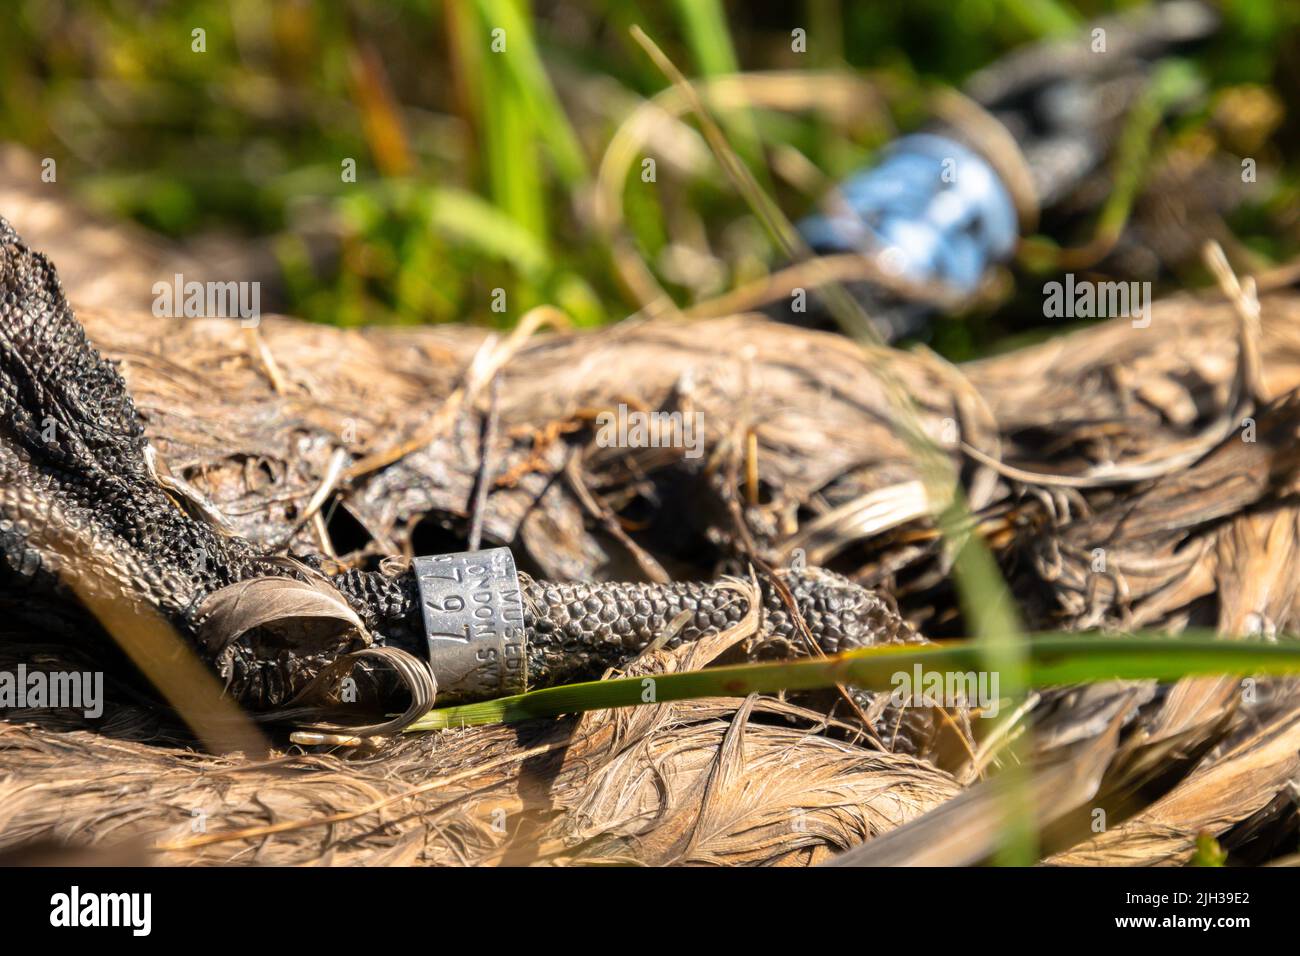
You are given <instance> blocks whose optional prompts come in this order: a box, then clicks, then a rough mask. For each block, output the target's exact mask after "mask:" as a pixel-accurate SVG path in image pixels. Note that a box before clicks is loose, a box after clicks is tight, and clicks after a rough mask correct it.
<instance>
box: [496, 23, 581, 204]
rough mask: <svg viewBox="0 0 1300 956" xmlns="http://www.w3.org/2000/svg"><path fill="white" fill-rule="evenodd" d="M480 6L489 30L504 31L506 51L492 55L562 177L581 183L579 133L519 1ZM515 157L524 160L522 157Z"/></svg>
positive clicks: (572, 184) (567, 181)
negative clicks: (571, 121)
mask: <svg viewBox="0 0 1300 956" xmlns="http://www.w3.org/2000/svg"><path fill="white" fill-rule="evenodd" d="M477 5H478V9H479V13H480V16H481V17H482V21H483V25H484V27H485V28H486V30H487V31H488V32H489V33H490V32H491V31H492V30H494V29H497V28H498V27H499V28H501V29H503V30H505V40H506V49H505V52H504V53H500V54H489V56H496V57H499V58H500V59H501V61H502V62H503V64H504V67H505V70H506V72H507V73H508V74H509V76H510V78H511V80H512V83H513V86H514V89H515V92H516V93H517V94H518V96H519V97H520V98H521V100H522V101H523V102H524V103H525V104H527V107H528V111H529V113H530V115H531V118H532V121H533V124H534V125H535V128H536V129H537V130H538V131H539V132H540V133H541V135H542V138H543V139H544V140H545V141H546V144H547V147H548V148H549V150H550V153H551V157H552V158H553V159H554V160H555V168H556V170H557V171H558V172H559V174H560V177H561V178H562V179H563V180H564V181H565V183H567V184H568V185H570V186H577V185H580V184H581V183H582V182H583V181H584V180H585V179H586V178H587V161H586V158H585V157H584V156H583V153H582V146H581V145H580V144H579V142H578V134H577V133H575V132H574V130H573V125H572V124H571V123H570V122H569V118H568V116H567V115H565V112H564V109H563V108H562V107H561V106H560V100H559V98H558V97H557V96H556V95H555V88H554V87H552V86H551V80H550V77H549V76H547V74H546V68H545V67H544V66H543V65H542V58H541V55H540V54H539V53H538V51H537V43H536V41H535V39H534V37H533V31H532V28H531V26H530V25H529V23H528V21H527V20H526V19H525V17H524V15H523V12H522V10H521V8H520V4H519V3H518V0H478V4H477ZM512 160H513V161H514V162H516V163H518V162H520V161H521V160H520V158H519V157H512Z"/></svg>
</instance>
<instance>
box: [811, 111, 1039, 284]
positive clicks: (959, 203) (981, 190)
mask: <svg viewBox="0 0 1300 956" xmlns="http://www.w3.org/2000/svg"><path fill="white" fill-rule="evenodd" d="M833 202H834V203H835V209H834V210H833V211H831V212H827V213H821V214H818V215H814V216H809V217H808V218H807V219H805V220H803V222H801V223H800V224H799V231H800V232H801V233H802V234H803V237H804V240H805V241H806V242H807V243H808V244H809V245H810V246H811V247H812V248H813V250H814V251H816V252H818V253H822V254H825V253H859V254H861V255H866V256H871V257H872V258H874V259H876V260H877V261H879V262H880V263H881V264H882V266H883V267H885V268H888V269H890V270H891V271H893V272H895V273H897V274H899V275H900V276H901V277H903V278H906V279H908V280H909V281H912V282H916V283H922V284H924V283H928V282H940V283H943V284H944V285H946V286H947V287H949V288H950V289H951V290H953V291H956V292H959V293H966V294H969V293H972V292H974V291H975V289H976V288H977V287H978V286H979V283H980V279H981V278H982V277H983V275H984V272H985V271H986V270H987V269H988V267H989V266H990V265H991V264H993V263H995V262H1000V261H1002V260H1004V259H1006V258H1008V257H1009V256H1010V255H1011V252H1012V250H1013V249H1014V248H1015V245H1016V234H1017V219H1016V208H1015V204H1014V202H1013V201H1012V199H1011V194H1010V192H1008V190H1007V188H1006V186H1004V185H1003V184H1002V181H1001V180H1000V179H999V178H998V176H997V174H996V173H995V172H994V171H993V168H992V167H991V166H990V165H989V164H988V162H987V161H986V160H985V159H984V158H983V157H982V156H980V155H979V154H978V153H976V152H975V151H974V150H972V149H969V148H968V147H966V146H963V145H962V144H961V143H958V142H956V141H955V140H952V139H949V138H947V137H945V136H937V135H935V134H932V133H918V134H916V135H913V136H907V137H904V138H903V139H900V140H898V141H897V142H895V143H893V144H891V145H890V146H889V147H888V148H887V149H886V150H885V153H884V156H883V158H882V159H881V161H880V162H879V163H878V164H877V165H875V166H873V167H872V168H870V169H867V170H864V171H863V172H860V173H857V174H855V175H854V176H852V177H850V178H849V179H848V180H847V181H846V182H845V183H844V185H843V186H842V187H841V188H840V190H839V192H838V195H837V196H836V197H835V198H834V200H833Z"/></svg>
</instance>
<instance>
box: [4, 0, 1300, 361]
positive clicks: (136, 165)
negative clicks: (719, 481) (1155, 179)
mask: <svg viewBox="0 0 1300 956" xmlns="http://www.w3.org/2000/svg"><path fill="white" fill-rule="evenodd" d="M1130 6H1134V4H1132V3H1122V2H1092V0H907V2H903V3H894V2H889V3H875V2H867V3H852V2H842V0H790V2H785V3H770V4H767V3H742V2H734V3H723V2H721V0H673V2H650V0H441V2H439V0H342V2H313V0H277V2H274V3H268V2H265V0H228V2H227V0H178V2H161V0H159V2H148V0H134V2H127V0H89V2H79V3H73V2H58V0H7V3H6V9H5V11H4V15H3V16H4V29H3V30H2V31H0V140H8V141H13V142H17V143H20V144H22V145H24V146H25V147H27V148H29V149H30V150H32V151H33V152H34V153H35V154H36V155H37V156H41V157H45V156H49V157H53V158H55V159H56V160H57V162H58V170H59V184H60V186H61V188H64V189H67V190H70V191H71V192H72V193H73V194H74V195H76V196H77V197H78V198H80V199H82V200H84V201H86V202H88V203H90V204H91V205H92V206H93V207H94V208H95V209H96V210H97V211H99V212H101V213H104V214H107V215H112V216H121V217H126V218H129V219H132V220H136V221H138V222H139V223H141V224H143V225H145V226H147V227H149V228H151V229H153V230H156V231H158V232H160V233H162V234H164V235H167V236H171V237H177V238H181V239H190V238H193V237H195V236H201V235H220V236H224V237H228V238H230V239H233V240H236V241H238V242H241V243H264V244H265V248H266V250H267V254H268V255H269V256H272V257H273V258H274V261H275V262H276V263H277V265H278V270H277V271H278V273H279V275H280V282H279V283H278V286H279V288H278V289H277V292H276V295H275V296H274V297H273V298H274V304H275V305H276V306H277V307H278V308H280V309H282V310H283V311H287V312H291V313H294V314H299V315H302V316H305V317H307V318H310V319H313V320H316V321H321V322H330V323H337V324H344V325H353V324H360V323H368V322H399V323H424V322H445V321H472V322H484V323H496V324H503V323H508V322H509V321H511V320H514V319H517V318H518V317H519V316H520V315H521V314H522V313H523V311H524V310H526V309H527V308H528V307H529V306H532V305H535V304H538V303H542V302H552V303H555V304H556V305H558V306H560V307H561V308H563V309H564V310H566V311H567V312H568V313H569V314H570V315H571V316H572V317H573V319H574V320H575V321H576V322H577V323H579V324H599V323H604V322H609V321H613V320H617V319H619V318H621V317H623V316H625V315H627V314H629V313H630V312H633V311H635V310H636V308H637V307H638V303H637V301H636V300H635V298H634V297H633V296H632V294H631V293H630V292H629V291H628V290H627V289H626V288H625V287H624V286H623V284H622V283H620V282H619V281H618V279H617V273H616V270H615V269H614V268H613V265H612V259H611V250H610V247H609V242H608V240H607V239H606V237H605V236H604V234H603V233H602V231H601V230H600V229H599V228H597V227H596V224H595V221H594V220H595V214H594V212H593V204H594V199H593V182H594V180H595V177H596V174H597V170H598V167H599V163H600V160H601V157H602V155H603V153H604V151H605V149H606V147H607V145H608V144H609V142H610V139H611V137H612V136H613V135H614V133H615V131H616V129H617V128H618V126H619V124H620V123H622V122H623V121H624V120H625V119H626V118H627V117H628V116H629V114H630V113H631V112H632V110H633V109H634V108H635V107H636V106H637V104H638V103H640V102H642V101H643V100H644V99H645V98H647V97H650V96H652V95H654V94H655V93H657V92H659V91H661V90H663V89H664V88H665V86H666V85H667V81H666V80H665V78H664V76H663V74H662V73H661V72H660V71H659V70H658V69H656V68H655V66H654V64H653V63H652V62H651V61H650V60H649V58H648V57H647V56H646V55H645V53H644V51H642V50H641V48H640V47H638V46H637V45H636V43H635V42H634V41H633V40H632V39H631V37H630V35H629V28H630V27H631V26H632V25H633V24H639V25H641V26H642V28H643V29H645V31H646V32H647V33H648V34H649V35H650V36H651V37H653V38H654V39H655V40H656V42H658V43H659V44H660V46H662V48H663V49H664V50H665V52H666V53H667V54H668V56H669V57H670V58H671V59H672V60H673V61H674V62H675V63H676V64H677V65H678V66H679V67H680V68H681V69H682V71H683V72H684V73H686V74H687V75H688V76H702V75H711V74H722V73H729V72H733V71H735V70H737V69H740V70H745V71H760V70H782V69H798V70H807V69H821V70H839V71H846V72H852V73H859V74H866V75H869V76H871V77H873V78H876V79H879V80H881V81H884V82H885V83H887V85H888V88H889V89H890V90H891V91H893V92H892V93H891V96H890V97H889V100H888V103H887V104H885V105H884V106H882V105H881V104H880V103H873V102H863V104H862V108H861V110H860V111H858V112H857V114H856V115H855V116H854V117H853V118H851V119H850V120H849V121H847V122H845V121H843V118H842V117H841V118H839V119H837V120H836V121H834V122H832V121H830V120H829V119H828V118H827V117H826V116H824V115H820V114H819V113H818V112H817V111H816V110H813V111H802V112H800V111H792V112H775V111H761V110H755V111H753V112H752V113H751V114H746V116H744V117H741V118H736V119H735V120H734V121H732V122H729V123H728V131H729V132H730V133H731V134H733V141H734V142H736V144H737V147H738V149H739V150H740V152H741V153H742V154H743V155H744V157H745V158H746V159H747V160H748V161H749V162H751V163H752V164H754V166H755V168H756V169H757V170H758V172H759V178H760V181H761V182H763V183H764V184H765V185H766V186H768V187H769V188H771V189H772V190H773V191H774V195H775V196H776V198H777V200H778V202H779V203H780V205H781V206H782V208H783V209H784V210H785V212H786V214H787V215H789V216H790V217H791V218H797V217H798V216H800V215H802V214H803V213H805V212H806V211H808V210H809V209H810V208H811V207H812V205H813V204H814V202H815V200H816V195H815V190H816V188H817V187H818V186H819V185H824V183H825V182H827V181H830V180H833V179H835V178H837V177H841V176H843V175H845V174H847V173H849V172H851V171H853V170H854V169H856V168H857V167H859V166H861V165H862V164H864V163H865V162H868V161H869V160H870V157H871V154H872V151H873V150H874V149H876V148H877V147H879V146H880V145H881V144H882V143H884V142H886V141H888V140H889V139H890V138H892V137H893V136H895V135H897V134H898V132H899V131H900V130H906V129H908V128H911V127H914V126H916V125H918V124H919V123H920V122H922V121H923V120H924V119H925V112H924V105H923V103H924V101H923V92H924V90H925V89H926V88H927V86H929V85H931V84H934V83H948V84H954V85H960V83H961V82H962V81H963V80H964V79H965V78H966V77H967V76H969V75H970V74H971V72H973V71H974V70H976V69H978V68H979V67H981V66H984V65H986V64H988V63H990V62H992V61H994V60H995V59H996V58H998V57H999V56H1000V55H1002V54H1003V53H1005V52H1006V51H1009V50H1011V49H1013V48H1015V47H1017V46H1019V45H1021V44H1023V43H1025V42H1028V41H1032V40H1035V39H1039V38H1043V37H1048V36H1053V35H1067V34H1069V33H1071V32H1072V31H1076V30H1078V29H1080V28H1081V27H1082V26H1084V25H1086V24H1087V22H1088V20H1089V18H1090V17H1093V16H1096V15H1098V14H1102V13H1106V12H1112V11H1115V10H1120V9H1125V8H1127V7H1130ZM1218 6H1220V8H1221V10H1222V15H1223V18H1224V26H1223V28H1222V29H1221V30H1220V31H1219V33H1218V35H1217V36H1216V38H1215V39H1214V41H1213V42H1212V43H1211V44H1210V45H1209V46H1208V47H1207V48H1206V49H1205V50H1204V51H1203V52H1202V53H1200V54H1198V55H1197V56H1196V58H1195V59H1194V60H1193V61H1192V63H1191V67H1192V69H1193V70H1194V71H1195V73H1196V75H1197V77H1198V79H1199V81H1200V82H1201V83H1202V84H1203V85H1204V89H1205V91H1206V94H1205V96H1204V97H1203V98H1202V99H1201V101H1200V106H1198V107H1197V108H1196V109H1194V110H1192V111H1190V112H1188V113H1186V114H1184V115H1181V116H1179V117H1178V118H1177V120H1176V121H1174V122H1173V123H1172V124H1171V125H1170V126H1169V127H1167V128H1166V129H1165V130H1164V131H1163V132H1162V133H1161V137H1162V141H1168V142H1173V141H1175V140H1177V139H1178V138H1182V139H1183V140H1186V139H1187V138H1189V137H1191V138H1195V137H1197V136H1203V135H1205V130H1206V129H1207V128H1210V126H1213V128H1214V133H1213V135H1214V136H1215V138H1216V142H1215V145H1216V147H1217V148H1222V149H1229V150H1236V151H1238V154H1239V155H1244V154H1245V153H1244V151H1246V150H1250V151H1251V152H1250V155H1254V156H1258V157H1259V161H1260V165H1261V168H1265V167H1266V168H1267V169H1268V170H1269V171H1270V185H1269V188H1268V189H1266V190H1260V191H1259V193H1258V195H1257V196H1255V197H1253V198H1252V200H1251V201H1250V202H1249V203H1246V204H1244V205H1242V206H1241V207H1240V208H1238V209H1236V210H1235V211H1234V213H1233V216H1232V219H1231V221H1230V226H1231V228H1232V230H1233V232H1234V234H1236V235H1237V236H1238V238H1239V239H1240V240H1241V242H1242V244H1243V248H1246V249H1249V250H1251V251H1252V252H1253V253H1254V254H1255V255H1257V256H1258V257H1259V262H1260V263H1261V264H1264V265H1267V264H1268V263H1278V262H1285V261H1288V260H1289V259H1290V258H1291V257H1292V256H1294V255H1295V254H1296V252H1297V250H1300V222H1298V221H1297V216H1296V209H1297V208H1300V206H1297V204H1296V202H1295V200H1296V198H1297V196H1296V187H1297V184H1298V183H1300V177H1298V176H1297V166H1296V164H1295V163H1294V162H1287V161H1286V160H1285V157H1287V156H1288V155H1295V151H1294V150H1293V149H1292V148H1291V147H1292V146H1293V145H1294V144H1295V140H1296V134H1297V126H1296V117H1297V116H1298V115H1300V112H1298V111H1297V109H1296V106H1297V105H1298V104H1300V75H1298V71H1300V5H1297V4H1295V3H1292V2H1273V0H1224V2H1222V3H1221V4H1218ZM196 28H201V29H202V30H203V31H204V42H205V47H206V49H205V51H204V52H195V50H194V49H193V46H194V40H193V32H192V31H194V30H195V29H196ZM497 28H503V29H504V30H505V31H506V32H505V34H504V36H505V41H506V44H507V49H506V55H504V56H501V55H493V54H492V52H491V42H492V31H493V30H494V29H497ZM796 28H801V29H803V30H805V31H806V33H807V51H806V53H798V52H795V51H794V50H792V44H791V31H792V30H794V29H796ZM1246 113H1250V114H1252V115H1253V116H1254V119H1247V120H1242V116H1243V114H1246ZM1216 117H1217V122H1216ZM349 158H350V159H353V160H355V163H356V177H355V179H356V181H355V182H347V181H344V180H345V177H344V176H343V175H342V174H341V170H342V169H343V165H344V163H345V161H346V160H348V159H349ZM688 167H689V164H686V163H683V164H681V167H680V168H679V167H676V166H673V165H672V164H670V163H668V162H664V161H663V160H661V168H660V169H659V171H658V182H657V183H656V188H654V189H646V188H641V187H642V185H643V184H642V183H641V182H640V178H639V177H638V176H636V175H633V176H629V177H628V179H629V184H628V185H627V187H626V188H625V190H624V195H623V197H622V198H623V208H622V215H623V217H624V219H625V221H626V225H627V228H628V230H629V231H630V233H631V234H632V236H633V237H634V241H635V248H636V250H637V252H638V253H639V254H640V256H641V257H643V258H644V260H645V261H646V262H647V263H648V264H649V265H650V267H651V268H652V269H653V270H654V273H655V274H656V275H657V277H658V278H659V280H660V281H661V282H662V283H663V284H664V286H665V287H666V288H667V289H668V290H669V292H670V293H671V294H672V295H673V296H674V298H675V299H676V300H677V301H678V303H679V304H681V305H683V306H685V305H688V304H690V303H692V302H696V301H699V300H702V299H707V298H710V297H712V296H716V295H719V294H721V293H723V292H725V291H726V290H728V289H731V288H734V287H736V286H737V285H739V284H741V283H743V282H745V281H746V280H750V279H753V278H756V277H759V276H761V275H763V274H764V273H765V272H766V271H768V270H770V269H772V268H774V267H776V266H777V265H779V262H780V256H779V255H778V254H777V252H776V251H775V250H774V249H773V247H772V245H771V244H770V242H769V241H768V239H767V238H766V236H765V234H764V232H763V230H762V229H761V228H759V225H758V223H757V221H756V220H755V219H754V217H753V216H752V215H751V214H750V211H749V209H748V207H747V206H746V204H745V202H744V201H743V199H741V198H740V197H739V196H738V195H737V194H736V193H735V192H734V191H733V190H732V189H731V188H729V186H728V184H727V182H726V180H725V178H724V177H723V176H722V175H721V174H720V173H719V172H718V171H717V167H716V166H712V165H711V164H710V165H708V166H707V167H706V168H703V169H698V168H697V169H695V170H694V171H692V169H690V168H688ZM777 168H784V169H785V170H786V171H787V173H789V172H790V171H793V174H789V175H780V176H778V175H773V173H772V170H773V169H777ZM634 172H635V170H634ZM822 177H826V178H822ZM801 185H802V187H803V188H799V187H800V186H801ZM810 193H811V194H810ZM498 287H500V288H504V289H505V290H507V297H508V302H509V308H508V309H507V311H506V312H504V313H500V314H498V313H494V312H492V311H491V309H490V303H491V297H492V290H493V289H495V288H498ZM961 328H962V329H963V331H962V332H961V333H960V334H953V333H952V328H951V327H949V328H948V331H947V332H946V333H945V331H944V327H943V326H941V327H940V331H939V334H938V336H937V343H936V344H938V346H939V347H940V349H941V350H942V351H946V352H948V353H949V354H950V355H952V356H954V357H958V358H961V357H966V356H967V355H970V354H974V353H976V352H978V351H982V350H984V349H987V348H988V347H989V346H991V345H993V344H994V343H995V342H996V341H997V340H998V339H999V338H1001V337H1002V336H1004V335H1005V334H1007V333H1008V332H1011V331H1015V330H1016V329H1017V328H1019V325H1018V324H1017V322H1016V321H1015V319H1014V316H1009V315H1008V310H1007V308H1005V307H1004V308H1002V309H1001V310H1000V311H999V310H996V309H990V310H988V314H986V315H983V316H977V317H976V319H975V320H972V321H971V322H968V323H967V324H965V325H963V326H962V327H961Z"/></svg>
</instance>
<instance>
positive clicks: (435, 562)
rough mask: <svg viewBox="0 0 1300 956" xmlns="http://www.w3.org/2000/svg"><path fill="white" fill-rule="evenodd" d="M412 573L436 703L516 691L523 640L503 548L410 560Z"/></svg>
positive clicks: (518, 601)
mask: <svg viewBox="0 0 1300 956" xmlns="http://www.w3.org/2000/svg"><path fill="white" fill-rule="evenodd" d="M414 570H415V576H416V581H417V582H418V585H419V590H420V609H421V612H422V614H423V616H424V635H425V638H426V640H427V641H428V646H429V663H430V665H431V666H432V668H433V674H434V677H436V678H437V680H438V702H439V704H443V703H448V704H450V703H455V702H458V701H474V700H491V699H492V698H495V697H507V696H509V695H511V694H521V693H523V692H524V691H525V690H526V689H527V684H528V658H527V654H526V653H525V652H526V650H527V641H528V638H527V635H526V634H525V632H524V605H523V597H522V594H521V592H520V588H519V574H518V572H517V571H516V570H515V559H514V555H512V554H511V553H510V549H509V548H489V549H487V550H484V551H465V552H461V553H459V554H439V555H433V556H430V557H426V558H416V559H415V562H414Z"/></svg>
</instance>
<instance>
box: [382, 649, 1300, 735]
mask: <svg viewBox="0 0 1300 956" xmlns="http://www.w3.org/2000/svg"><path fill="white" fill-rule="evenodd" d="M1024 658H1025V660H1024V672H1025V677H1026V681H1027V683H1029V684H1031V685H1033V686H1045V685H1054V684H1074V683H1082V682H1089V681H1102V680H1159V681H1173V680H1177V679H1179V678H1181V677H1187V676H1196V675H1207V674H1242V675H1247V674H1294V673H1300V642H1286V643H1281V644H1274V643H1270V644H1263V643H1257V642H1253V641H1225V640H1223V639H1221V638H1216V637H1214V636H1213V635H1212V634H1210V633H1207V632H1204V631H1197V632H1193V633H1191V634H1190V635H1180V636H1178V637H1170V636H1167V635H1165V636H1152V635H1149V634H1139V635H1124V636H1103V635H1084V636H1080V635H1076V634H1070V635H1047V636H1040V637H1035V638H1033V639H1030V640H1028V641H1026V642H1025V645H1024ZM986 659H987V658H986V650H985V649H984V648H983V647H981V646H980V645H979V644H977V643H974V642H962V643H951V644H935V645H929V646H925V647H914V646H899V647H875V648H866V649H863V650H859V651H852V652H849V653H847V654H840V655H837V656H834V657H828V658H810V659H804V660H797V661H777V662H774V663H764V664H739V665H734V666H730V667H713V668H708V669H706V670H701V671H687V672H684V673H678V674H660V675H654V676H648V677H620V678H615V679H613V680H605V681H588V682H586V683H581V684H566V685H563V686H560V687H548V688H544V689H542V690H535V691H530V692H529V693H526V694H519V695H517V696H514V697H502V698H500V699H498V700H490V701H482V702H479V703H474V704H464V705H461V706H457V707H443V708H439V709H436V710H432V711H430V712H429V713H428V714H426V715H425V716H424V717H423V718H421V719H420V720H419V721H417V722H416V723H414V724H412V725H411V726H409V727H408V728H407V730H408V731H417V730H442V729H446V728H449V727H461V726H472V725H477V724H492V723H502V722H504V723H513V722H516V721H520V720H529V719H532V718H536V717H555V716H558V715H560V714H572V713H580V712H583V711H588V710H602V709H605V708H610V707H636V706H641V705H643V704H648V703H663V702H665V701H672V700H688V699H692V698H699V697H744V696H747V695H749V694H752V693H775V692H777V691H780V690H786V691H795V690H814V689H818V688H823V687H833V686H834V685H836V684H847V685H851V686H853V687H860V688H863V689H865V690H876V691H890V690H893V689H894V688H895V687H896V686H897V683H898V675H900V674H911V673H913V670H914V668H916V667H917V666H920V667H921V669H922V670H923V671H924V672H926V673H932V672H941V673H954V672H962V673H965V672H970V671H975V672H979V671H981V670H982V669H984V667H985V661H986Z"/></svg>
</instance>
